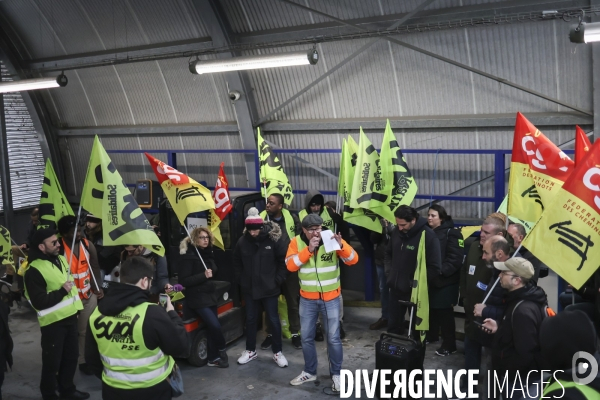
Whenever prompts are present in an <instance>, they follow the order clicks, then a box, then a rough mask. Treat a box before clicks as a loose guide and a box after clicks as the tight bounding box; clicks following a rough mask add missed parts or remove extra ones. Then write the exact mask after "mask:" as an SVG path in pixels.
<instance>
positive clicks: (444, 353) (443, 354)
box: [435, 347, 456, 357]
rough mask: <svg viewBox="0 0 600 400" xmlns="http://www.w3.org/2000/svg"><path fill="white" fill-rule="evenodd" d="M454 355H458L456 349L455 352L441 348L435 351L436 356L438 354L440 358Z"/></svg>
mask: <svg viewBox="0 0 600 400" xmlns="http://www.w3.org/2000/svg"><path fill="white" fill-rule="evenodd" d="M454 353H456V349H454V350H446V349H444V348H443V347H440V348H439V349H437V350H436V351H435V354H437V355H438V356H440V357H446V356H449V355H450V354H454Z"/></svg>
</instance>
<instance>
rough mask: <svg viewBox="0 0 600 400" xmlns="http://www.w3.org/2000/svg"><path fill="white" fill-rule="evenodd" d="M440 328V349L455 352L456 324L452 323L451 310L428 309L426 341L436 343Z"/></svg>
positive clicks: (452, 311) (452, 310)
mask: <svg viewBox="0 0 600 400" xmlns="http://www.w3.org/2000/svg"><path fill="white" fill-rule="evenodd" d="M440 328H442V346H441V347H442V348H444V349H446V350H449V351H454V350H456V323H455V321H454V309H453V308H430V309H429V332H427V340H429V341H430V342H437V340H438V338H439V335H438V334H439V331H440Z"/></svg>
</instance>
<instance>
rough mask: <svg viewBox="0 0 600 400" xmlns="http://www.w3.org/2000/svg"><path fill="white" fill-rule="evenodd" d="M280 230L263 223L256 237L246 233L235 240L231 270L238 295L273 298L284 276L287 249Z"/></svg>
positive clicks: (277, 227)
mask: <svg viewBox="0 0 600 400" xmlns="http://www.w3.org/2000/svg"><path fill="white" fill-rule="evenodd" d="M281 235H282V234H281V229H280V228H279V225H277V224H276V223H274V222H265V223H264V224H263V227H262V229H261V231H260V234H259V235H258V237H256V238H254V237H252V236H251V235H250V232H248V231H247V230H244V234H243V235H242V237H241V238H240V239H239V240H238V242H237V244H236V246H235V250H234V251H233V268H234V271H235V276H236V280H237V282H239V284H240V286H241V288H242V292H243V293H244V294H249V295H251V296H252V299H254V300H258V299H263V298H265V297H272V296H277V295H279V294H280V293H281V290H280V289H279V287H280V286H281V284H282V283H283V281H285V278H286V277H287V268H286V266H285V254H286V252H287V246H286V244H285V243H284V241H283V240H281Z"/></svg>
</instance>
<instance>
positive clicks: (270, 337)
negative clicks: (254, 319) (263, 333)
mask: <svg viewBox="0 0 600 400" xmlns="http://www.w3.org/2000/svg"><path fill="white" fill-rule="evenodd" d="M272 344H273V335H267V337H266V338H265V340H263V342H262V343H261V344H260V348H261V349H263V350H267V349H268V348H269V347H271V345H272Z"/></svg>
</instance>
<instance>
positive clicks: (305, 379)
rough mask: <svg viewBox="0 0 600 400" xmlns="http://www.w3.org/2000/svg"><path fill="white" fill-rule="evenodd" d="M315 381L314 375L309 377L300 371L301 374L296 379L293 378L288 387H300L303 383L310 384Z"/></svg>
mask: <svg viewBox="0 0 600 400" xmlns="http://www.w3.org/2000/svg"><path fill="white" fill-rule="evenodd" d="M316 380H317V376H316V375H311V374H309V373H308V372H304V371H302V373H301V374H300V375H298V376H297V377H295V378H294V379H292V380H291V381H290V385H293V386H298V385H302V384H303V383H305V382H312V381H316Z"/></svg>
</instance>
